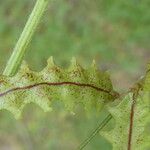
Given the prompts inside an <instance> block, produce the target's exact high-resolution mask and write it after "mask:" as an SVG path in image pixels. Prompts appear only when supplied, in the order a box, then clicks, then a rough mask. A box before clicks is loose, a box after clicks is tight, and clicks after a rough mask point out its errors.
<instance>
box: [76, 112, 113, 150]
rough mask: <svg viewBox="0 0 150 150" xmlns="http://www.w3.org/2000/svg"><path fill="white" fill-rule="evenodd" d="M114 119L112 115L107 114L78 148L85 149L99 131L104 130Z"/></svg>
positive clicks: (79, 149) (78, 149)
mask: <svg viewBox="0 0 150 150" xmlns="http://www.w3.org/2000/svg"><path fill="white" fill-rule="evenodd" d="M111 119H112V115H111V114H109V115H107V116H106V118H105V119H104V120H103V121H102V122H101V123H100V124H99V125H98V126H97V128H96V129H94V131H93V132H92V133H91V134H90V135H89V137H87V139H85V140H84V141H83V142H82V143H81V144H80V145H79V146H78V147H77V150H82V149H84V148H85V147H86V146H87V145H88V144H89V143H90V141H91V140H92V139H93V138H94V137H95V136H96V135H97V134H98V133H99V131H100V130H102V129H103V128H104V127H105V126H106V124H107V123H108V122H109V121H110V120H111Z"/></svg>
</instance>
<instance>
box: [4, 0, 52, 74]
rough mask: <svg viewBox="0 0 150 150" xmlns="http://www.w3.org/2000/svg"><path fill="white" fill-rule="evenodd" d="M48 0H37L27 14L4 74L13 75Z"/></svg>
mask: <svg viewBox="0 0 150 150" xmlns="http://www.w3.org/2000/svg"><path fill="white" fill-rule="evenodd" d="M48 1H49V0H37V2H36V4H35V6H34V8H33V10H32V13H31V14H30V16H29V19H28V21H27V23H26V25H25V27H24V29H23V32H22V33H21V35H20V38H19V40H18V42H17V43H16V45H15V48H14V50H13V53H12V55H11V57H10V59H9V60H8V62H7V65H6V68H5V70H4V72H3V74H4V75H7V76H13V75H14V74H15V73H16V71H17V69H18V67H19V65H20V63H21V61H22V59H23V57H24V55H25V52H26V50H27V46H28V45H29V43H30V41H31V39H32V36H33V34H34V32H35V30H36V28H37V26H38V24H39V22H40V19H41V17H42V15H43V13H44V11H45V9H46V7H47V5H48Z"/></svg>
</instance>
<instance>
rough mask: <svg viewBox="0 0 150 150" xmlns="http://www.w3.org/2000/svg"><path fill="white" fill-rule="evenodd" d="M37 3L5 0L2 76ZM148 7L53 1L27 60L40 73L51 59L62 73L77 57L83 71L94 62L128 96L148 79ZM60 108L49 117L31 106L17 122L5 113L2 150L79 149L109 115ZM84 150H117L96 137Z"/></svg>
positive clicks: (0, 3)
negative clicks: (146, 75) (146, 73)
mask: <svg viewBox="0 0 150 150" xmlns="http://www.w3.org/2000/svg"><path fill="white" fill-rule="evenodd" d="M34 3H35V0H32V1H31V0H0V70H1V72H2V71H3V69H4V67H5V65H6V62H7V60H8V59H9V57H10V55H11V53H12V50H13V47H14V45H15V43H16V41H17V39H18V37H19V35H20V33H21V31H22V29H23V27H24V24H25V22H26V20H27V18H28V16H29V14H30V12H31V10H32V8H33V6H34ZM149 6H150V1H149V0H126V1H124V0H50V4H49V7H48V10H47V11H46V13H45V15H44V17H43V18H42V22H41V23H40V26H39V27H38V29H37V31H36V33H35V35H34V37H33V40H32V42H31V44H30V46H29V47H28V52H27V54H26V57H25V59H26V60H27V61H28V63H29V64H30V68H32V69H34V70H37V71H39V70H41V69H42V68H43V67H44V66H45V65H46V60H47V58H48V57H49V56H54V59H55V61H56V63H57V64H58V65H60V66H62V67H67V66H68V65H69V63H70V59H71V57H73V56H75V57H76V58H77V60H78V61H79V62H80V63H81V64H82V65H83V66H84V67H87V66H89V65H90V63H91V62H92V60H93V59H95V60H96V62H97V64H98V67H100V68H102V69H103V70H108V71H109V72H110V74H111V78H112V81H113V84H114V88H115V89H116V90H118V91H120V92H121V91H126V90H127V89H128V88H129V87H130V86H132V84H133V83H134V82H136V81H137V80H138V78H139V77H141V76H142V75H144V71H145V66H146V63H147V62H148V59H149V57H150V43H149V41H150V9H149ZM56 105H57V106H56V107H55V108H54V111H53V112H51V113H44V112H43V111H42V110H41V109H40V108H39V107H38V106H35V105H33V104H30V105H28V106H27V107H26V108H25V110H24V112H23V115H22V119H21V120H18V121H16V120H15V119H14V118H13V116H12V114H10V113H9V112H7V111H1V112H0V150H73V149H76V147H77V146H78V145H79V144H80V142H81V141H82V140H83V139H84V138H86V137H87V135H88V134H89V133H90V132H91V130H92V129H93V128H95V127H96V126H97V125H98V123H99V122H100V120H102V118H104V116H105V114H106V112H105V111H103V112H102V114H98V115H95V114H94V113H93V114H91V115H90V116H87V115H86V114H85V113H84V111H83V110H82V109H80V108H78V109H77V111H76V115H72V114H69V113H68V112H66V111H64V109H63V107H62V106H61V105H59V104H56ZM111 124H114V122H113V120H112V122H111ZM108 126H109V125H108ZM85 149H86V150H100V149H102V150H111V149H112V147H111V145H110V144H109V143H108V142H107V141H106V140H105V139H104V138H102V137H100V135H97V136H96V137H95V138H94V139H93V141H92V142H91V143H90V144H89V145H88V146H87V147H86V148H85Z"/></svg>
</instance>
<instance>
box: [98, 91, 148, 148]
mask: <svg viewBox="0 0 150 150" xmlns="http://www.w3.org/2000/svg"><path fill="white" fill-rule="evenodd" d="M134 96H135V95H134ZM134 96H133V93H129V94H128V95H127V96H125V97H124V98H123V100H122V101H121V102H120V103H119V105H117V106H116V107H114V106H113V107H112V106H109V107H108V110H109V112H110V113H111V115H112V116H113V118H114V119H115V127H114V129H112V130H111V131H103V132H101V135H103V136H104V137H105V138H106V139H107V140H108V141H109V142H110V143H112V146H113V150H148V149H150V131H149V130H148V128H149V127H150V126H149V123H150V93H149V92H142V91H140V92H139V93H138V96H137V97H134ZM132 108H133V110H132Z"/></svg>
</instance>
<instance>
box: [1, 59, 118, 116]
mask: <svg viewBox="0 0 150 150" xmlns="http://www.w3.org/2000/svg"><path fill="white" fill-rule="evenodd" d="M116 96H118V95H117V94H116V92H114V91H113V87H112V83H111V80H110V78H109V75H108V74H107V73H106V72H102V71H100V70H98V69H97V68H96V65H95V63H93V64H92V66H91V67H90V68H88V69H83V68H82V67H81V66H80V65H79V64H78V63H77V62H76V60H75V59H72V62H71V65H70V67H69V69H64V70H63V69H61V68H59V67H58V66H56V65H55V64H54V62H53V59H52V58H50V59H49V60H48V64H47V66H46V67H45V68H44V69H43V70H42V71H40V72H34V71H31V70H30V69H29V67H28V65H27V64H26V63H25V62H24V63H23V65H22V66H21V68H20V70H19V72H18V73H17V74H16V75H15V76H13V77H8V76H4V75H1V76H0V109H7V110H9V111H10V112H12V113H13V114H14V115H15V117H16V118H18V117H19V116H20V114H21V112H22V109H23V108H24V106H25V105H26V104H28V103H31V102H33V103H35V104H37V105H39V106H40V107H41V108H42V109H43V110H44V111H50V110H51V103H52V102H53V100H60V101H63V103H64V105H65V107H66V108H67V109H68V110H70V111H73V110H74V109H73V108H74V107H75V106H76V105H77V104H82V105H83V106H84V108H85V110H87V111H89V110H90V109H93V108H95V109H96V110H101V109H102V107H103V106H104V105H105V103H107V102H109V101H113V100H114V99H115V97H116Z"/></svg>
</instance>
